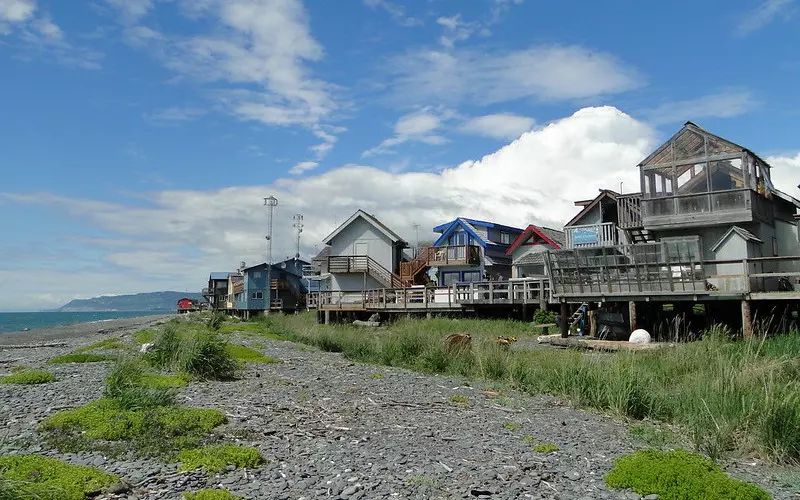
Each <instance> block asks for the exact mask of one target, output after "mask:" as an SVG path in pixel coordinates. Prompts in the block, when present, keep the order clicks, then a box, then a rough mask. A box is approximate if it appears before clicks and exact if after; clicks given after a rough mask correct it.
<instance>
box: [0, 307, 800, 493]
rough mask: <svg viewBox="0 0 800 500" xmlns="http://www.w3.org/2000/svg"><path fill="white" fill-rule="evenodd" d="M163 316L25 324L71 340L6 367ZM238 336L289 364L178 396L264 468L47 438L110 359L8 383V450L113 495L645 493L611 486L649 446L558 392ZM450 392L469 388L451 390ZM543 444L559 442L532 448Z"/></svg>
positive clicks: (9, 355) (0, 440)
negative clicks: (43, 458)
mask: <svg viewBox="0 0 800 500" xmlns="http://www.w3.org/2000/svg"><path fill="white" fill-rule="evenodd" d="M166 319H168V317H154V316H150V317H146V318H134V319H126V320H114V321H108V322H103V323H92V324H84V325H72V326H68V327H59V328H54V329H52V330H54V331H52V332H51V331H38V332H34V331H31V332H25V333H24V334H20V336H19V338H15V339H13V341H14V342H15V345H17V346H18V345H19V344H35V343H37V342H56V341H57V342H62V343H64V344H66V345H63V346H58V347H40V348H24V349H3V348H2V347H0V373H8V372H9V371H10V368H11V367H12V366H15V365H25V366H40V365H41V364H42V363H44V362H45V361H46V360H47V359H50V358H51V357H53V356H56V355H59V354H64V353H67V352H70V351H72V350H73V349H75V348H76V347H79V346H82V345H87V344H89V343H91V342H95V341H97V340H99V339H100V338H107V337H120V336H122V337H128V336H129V335H131V333H132V332H134V331H137V330H139V329H142V328H146V327H149V326H152V325H154V324H157V323H160V322H163V321H166ZM98 330H104V331H103V332H99V331H98ZM7 337H13V336H11V335H9V336H4V337H2V338H0V340H2V344H4V345H10V344H11V342H9V340H12V339H9V338H7ZM233 339H235V341H236V342H238V343H241V344H244V345H249V346H252V347H256V348H258V349H259V350H260V351H261V352H263V353H264V354H267V355H269V356H272V357H274V358H277V359H279V360H281V363H278V364H250V365H248V367H247V369H246V370H245V371H244V373H243V374H242V378H241V380H237V381H234V382H195V383H191V384H190V385H189V386H188V387H186V388H183V389H182V390H181V396H180V399H181V401H182V402H183V403H184V404H187V405H190V406H196V407H205V408H218V409H220V410H221V411H222V412H224V413H225V414H226V415H227V416H228V419H229V423H227V424H225V426H224V427H223V428H222V429H223V431H224V432H225V433H226V435H228V436H229V440H230V441H238V442H239V443H240V444H243V445H246V446H253V447H256V448H258V449H259V450H261V452H262V454H263V455H264V457H265V458H266V459H267V464H265V465H263V466H261V467H258V468H255V469H249V470H230V471H226V472H223V473H220V474H216V475H212V476H209V475H207V474H205V473H202V472H184V473H179V472H178V464H163V463H159V462H157V461H153V460H139V459H133V458H130V459H116V460H112V459H109V458H107V457H104V456H102V455H101V454H98V453H82V454H59V453H56V452H52V451H49V450H46V449H44V448H43V447H42V444H41V442H40V441H39V437H38V435H37V434H36V430H35V429H36V425H37V423H38V422H39V421H41V420H42V419H43V418H45V417H47V416H49V415H51V414H52V413H54V412H55V411H57V410H59V409H64V408H72V407H76V406H79V405H82V404H85V403H88V402H90V401H93V400H95V399H97V398H99V397H100V396H101V394H102V391H103V379H104V377H105V376H106V374H107V372H108V370H109V367H110V364H109V363H107V362H102V363H84V364H66V365H53V366H48V367H47V370H49V371H51V372H52V373H53V374H54V375H55V376H56V378H57V380H56V381H55V382H53V383H49V384H43V385H38V386H14V385H0V453H5V452H9V451H13V452H36V453H44V454H47V455H52V456H57V457H59V458H62V459H64V460H66V461H68V462H70V463H74V464H82V465H94V466H97V467H99V468H101V469H103V470H106V471H109V472H113V473H116V474H119V475H120V476H122V477H123V478H124V479H126V480H127V481H129V482H130V483H131V484H133V485H134V488H133V490H132V491H131V492H128V493H125V494H120V495H108V494H107V495H103V496H101V497H97V498H104V499H110V498H126V499H148V500H150V499H153V500H155V499H164V500H170V499H180V498H181V492H183V491H192V490H197V489H199V488H212V487H219V486H221V487H224V488H227V489H229V490H230V491H231V492H233V493H235V494H237V495H240V496H242V497H243V498H248V499H311V498H341V499H354V500H355V499H377V498H408V499H421V498H437V499H438V498H442V499H450V498H491V499H512V498H534V499H539V498H541V499H545V498H547V499H594V498H600V499H604V498H606V499H628V498H630V499H638V498H640V496H639V495H637V494H635V493H632V492H630V491H619V490H609V489H607V488H606V487H605V486H604V484H603V476H604V475H605V474H606V473H607V472H608V470H609V469H610V468H611V465H612V461H613V460H614V459H615V458H617V457H619V456H621V455H624V454H626V453H630V452H632V451H635V450H636V449H638V448H641V447H642V446H643V445H642V444H640V443H637V442H636V441H635V440H634V439H633V438H632V437H631V435H630V433H629V431H628V427H627V426H626V425H625V424H624V422H621V421H616V420H615V419H613V418H612V417H609V416H605V415H601V414H597V413H593V412H586V411H581V410H576V409H574V408H571V407H570V406H569V405H567V404H565V403H564V402H562V401H560V400H558V399H555V398H552V397H549V396H527V395H523V394H518V393H514V392H503V393H502V394H499V393H498V392H496V391H494V390H493V388H492V387H490V386H485V385H483V384H480V383H478V382H467V381H465V380H460V379H457V378H451V377H443V376H428V375H422V374H419V373H415V372H411V371H407V370H403V369H397V368H389V367H383V366H371V365H364V364H357V363H352V362H350V361H348V360H347V359H345V358H344V357H342V356H341V355H340V354H335V353H327V352H320V351H317V350H315V349H312V348H309V347H307V346H303V345H297V344H293V343H291V342H282V341H274V340H266V339H263V338H259V337H253V336H244V335H242V336H240V335H239V334H233V335H232V340H233ZM453 396H463V397H464V398H466V399H464V398H457V401H460V403H459V402H453V401H452V400H451V398H452V397H453ZM464 401H466V403H464ZM542 443H552V444H554V445H556V446H557V447H558V448H559V451H557V452H553V453H548V454H543V453H536V452H534V451H533V446H534V445H535V444H542ZM726 469H727V471H728V472H730V473H731V474H732V475H734V476H736V477H738V478H740V479H744V480H748V481H753V482H756V483H757V484H759V485H760V486H761V487H763V488H765V489H767V490H768V491H769V492H770V493H772V494H773V495H774V498H776V499H790V498H793V499H796V498H800V492H794V491H792V489H791V488H789V487H786V486H782V485H781V484H780V483H779V482H778V481H776V480H775V479H773V474H772V471H771V470H769V469H768V468H766V467H765V466H762V465H760V464H751V463H746V462H743V461H742V462H738V463H736V462H734V463H730V464H728V465H727V467H726Z"/></svg>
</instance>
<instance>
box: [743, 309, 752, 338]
mask: <svg viewBox="0 0 800 500" xmlns="http://www.w3.org/2000/svg"><path fill="white" fill-rule="evenodd" d="M742 337H744V339H745V340H748V339H751V338H753V316H752V314H751V312H750V301H749V300H743V301H742Z"/></svg>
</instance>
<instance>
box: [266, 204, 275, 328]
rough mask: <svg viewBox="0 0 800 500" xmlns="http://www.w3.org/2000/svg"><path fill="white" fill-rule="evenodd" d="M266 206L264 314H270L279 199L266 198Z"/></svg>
mask: <svg viewBox="0 0 800 500" xmlns="http://www.w3.org/2000/svg"><path fill="white" fill-rule="evenodd" d="M264 206H265V207H267V210H268V212H267V213H268V216H269V220H268V224H267V227H268V233H267V287H266V288H267V290H266V292H267V293H266V295H264V297H265V298H266V299H267V300H265V301H264V313H267V312H269V308H270V304H271V303H272V216H273V212H274V210H275V207H277V206H278V199H277V198H275V197H274V196H270V197H268V198H264Z"/></svg>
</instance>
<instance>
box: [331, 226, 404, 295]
mask: <svg viewBox="0 0 800 500" xmlns="http://www.w3.org/2000/svg"><path fill="white" fill-rule="evenodd" d="M323 242H324V243H325V244H326V245H329V246H330V253H329V255H328V256H327V266H326V269H327V272H328V273H330V290H331V291H334V292H335V291H346V292H352V291H361V290H371V289H378V288H400V287H401V286H402V282H401V281H400V276H398V272H399V268H400V261H401V260H402V258H403V249H404V248H407V247H408V243H407V242H406V241H405V240H403V238H401V237H400V236H399V235H398V234H397V233H395V232H394V231H392V230H391V229H389V228H388V227H387V226H386V225H385V224H383V223H382V222H380V221H379V220H378V219H376V218H375V217H374V216H373V215H370V214H368V213H366V212H364V211H363V210H358V211H356V213H354V214H353V215H352V216H350V218H349V219H347V220H346V221H345V222H344V223H343V224H342V225H341V226H339V227H338V228H336V230H334V231H333V232H332V233H331V234H329V235H328V236H327V237H326V238H325V239H324V240H323Z"/></svg>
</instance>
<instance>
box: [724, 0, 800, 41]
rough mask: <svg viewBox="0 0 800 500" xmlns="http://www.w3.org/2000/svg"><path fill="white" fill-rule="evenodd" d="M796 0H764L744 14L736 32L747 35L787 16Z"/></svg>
mask: <svg viewBox="0 0 800 500" xmlns="http://www.w3.org/2000/svg"><path fill="white" fill-rule="evenodd" d="M794 2H795V0H762V2H761V5H759V6H758V7H756V8H755V9H753V10H752V11H750V12H748V13H747V15H745V16H743V18H742V21H741V22H740V23H739V25H738V26H737V31H736V34H737V35H739V36H746V35H749V34H750V33H753V32H755V31H758V30H760V29H761V28H763V27H764V26H766V25H768V24H770V23H771V22H772V21H774V20H775V19H777V18H779V17H781V16H783V17H784V18H787V17H788V16H789V14H790V12H789V11H790V8H791V6H792V4H794Z"/></svg>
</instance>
